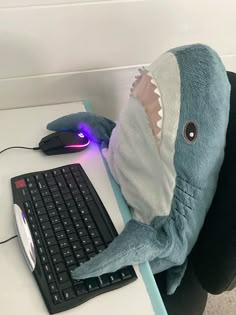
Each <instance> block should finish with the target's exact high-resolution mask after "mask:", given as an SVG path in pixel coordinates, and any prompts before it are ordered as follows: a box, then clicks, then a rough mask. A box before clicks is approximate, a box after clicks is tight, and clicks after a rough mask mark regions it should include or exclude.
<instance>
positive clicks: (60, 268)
mask: <svg viewBox="0 0 236 315" xmlns="http://www.w3.org/2000/svg"><path fill="white" fill-rule="evenodd" d="M55 269H56V272H57V273H60V272H63V271H65V270H66V266H65V265H64V263H62V262H60V263H59V264H57V265H55Z"/></svg>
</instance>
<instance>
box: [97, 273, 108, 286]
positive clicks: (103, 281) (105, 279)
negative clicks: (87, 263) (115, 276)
mask: <svg viewBox="0 0 236 315" xmlns="http://www.w3.org/2000/svg"><path fill="white" fill-rule="evenodd" d="M97 279H98V283H99V286H100V288H104V287H107V286H108V285H110V284H111V281H110V278H109V276H108V275H106V274H105V275H102V276H100V277H98V278H97Z"/></svg>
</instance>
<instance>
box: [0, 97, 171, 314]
mask: <svg viewBox="0 0 236 315" xmlns="http://www.w3.org/2000/svg"><path fill="white" fill-rule="evenodd" d="M83 110H84V106H83V104H82V103H68V104H60V105H50V106H39V107H32V108H24V109H11V110H2V111H0V132H1V141H0V151H1V150H2V149H4V148H6V147H9V146H15V145H21V146H29V147H34V146H38V143H39V141H40V139H41V138H42V137H44V136H46V135H47V134H49V131H47V130H46V125H47V123H48V122H50V121H52V120H54V119H56V118H58V117H60V116H63V115H65V114H69V113H73V112H78V111H83ZM74 162H79V163H81V165H82V166H83V168H84V169H85V171H86V172H87V174H88V176H89V177H90V179H91V181H92V183H93V185H94V186H95V189H96V190H97V192H98V194H99V195H100V197H101V199H102V201H103V203H104V205H105V207H106V209H107V210H108V212H109V214H110V217H111V219H112V221H113V222H114V225H115V227H116V229H117V231H118V232H120V231H121V230H122V229H123V227H124V223H123V219H122V217H121V214H120V211H119V207H118V205H117V202H116V199H115V196H114V193H113V190H112V187H111V184H110V180H109V177H108V176H107V173H106V170H105V167H104V163H103V160H102V157H101V155H100V152H99V149H98V148H97V146H96V145H95V144H93V143H91V144H90V146H89V147H88V148H87V149H86V150H84V151H82V152H80V153H72V154H64V155H57V156H46V155H44V154H43V153H42V152H40V151H31V150H21V149H13V150H9V151H6V152H4V153H3V154H0V241H2V240H5V239H7V238H9V237H11V236H13V235H15V234H16V228H15V221H14V217H13V205H12V194H11V187H10V178H11V177H14V176H16V175H20V174H24V173H27V172H33V171H39V170H46V169H51V168H55V167H57V166H62V165H66V164H70V163H74ZM135 271H136V273H137V276H138V280H136V281H134V282H133V283H131V284H129V285H127V286H125V287H123V288H120V289H118V290H115V291H112V292H108V293H106V294H102V295H100V296H97V297H95V298H93V299H91V300H90V301H88V302H86V303H84V304H82V305H80V306H78V307H76V308H74V309H71V310H69V311H66V312H65V313H64V314H67V315H74V314H79V315H85V314H86V315H92V314H104V315H106V314H107V315H111V314H112V315H118V314H119V315H120V314H124V315H151V314H164V313H165V312H163V305H160V312H159V311H158V312H155V311H154V309H153V306H152V303H151V301H150V296H149V294H148V293H147V290H146V286H145V282H144V280H143V278H142V275H141V273H140V269H139V267H138V266H135ZM0 292H1V294H0V314H2V315H20V314H24V315H45V314H48V311H47V308H46V306H45V304H44V301H43V299H42V297H41V294H40V291H39V289H38V286H37V284H36V281H35V280H34V277H33V276H32V275H31V273H30V270H29V268H28V266H27V264H26V262H25V259H24V256H23V254H22V252H21V251H20V247H19V243H18V239H17V238H16V239H14V240H11V241H10V242H8V243H5V244H3V245H0ZM156 293H157V295H158V294H159V293H158V290H157V292H156ZM161 304H162V303H161Z"/></svg>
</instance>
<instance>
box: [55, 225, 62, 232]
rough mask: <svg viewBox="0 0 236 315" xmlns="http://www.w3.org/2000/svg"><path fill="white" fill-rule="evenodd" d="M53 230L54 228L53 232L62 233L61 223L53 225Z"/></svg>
mask: <svg viewBox="0 0 236 315" xmlns="http://www.w3.org/2000/svg"><path fill="white" fill-rule="evenodd" d="M53 228H54V231H55V232H60V231H63V226H62V224H61V223H59V224H55V225H54V226H53Z"/></svg>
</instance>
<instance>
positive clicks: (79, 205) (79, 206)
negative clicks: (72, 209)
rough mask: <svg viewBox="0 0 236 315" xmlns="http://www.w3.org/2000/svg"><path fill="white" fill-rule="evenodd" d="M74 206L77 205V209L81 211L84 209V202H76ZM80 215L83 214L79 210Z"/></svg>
mask: <svg viewBox="0 0 236 315" xmlns="http://www.w3.org/2000/svg"><path fill="white" fill-rule="evenodd" d="M76 205H77V207H78V208H79V209H81V208H83V209H84V207H85V202H84V201H83V200H80V201H76ZM80 213H81V214H83V212H82V211H81V210H80Z"/></svg>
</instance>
